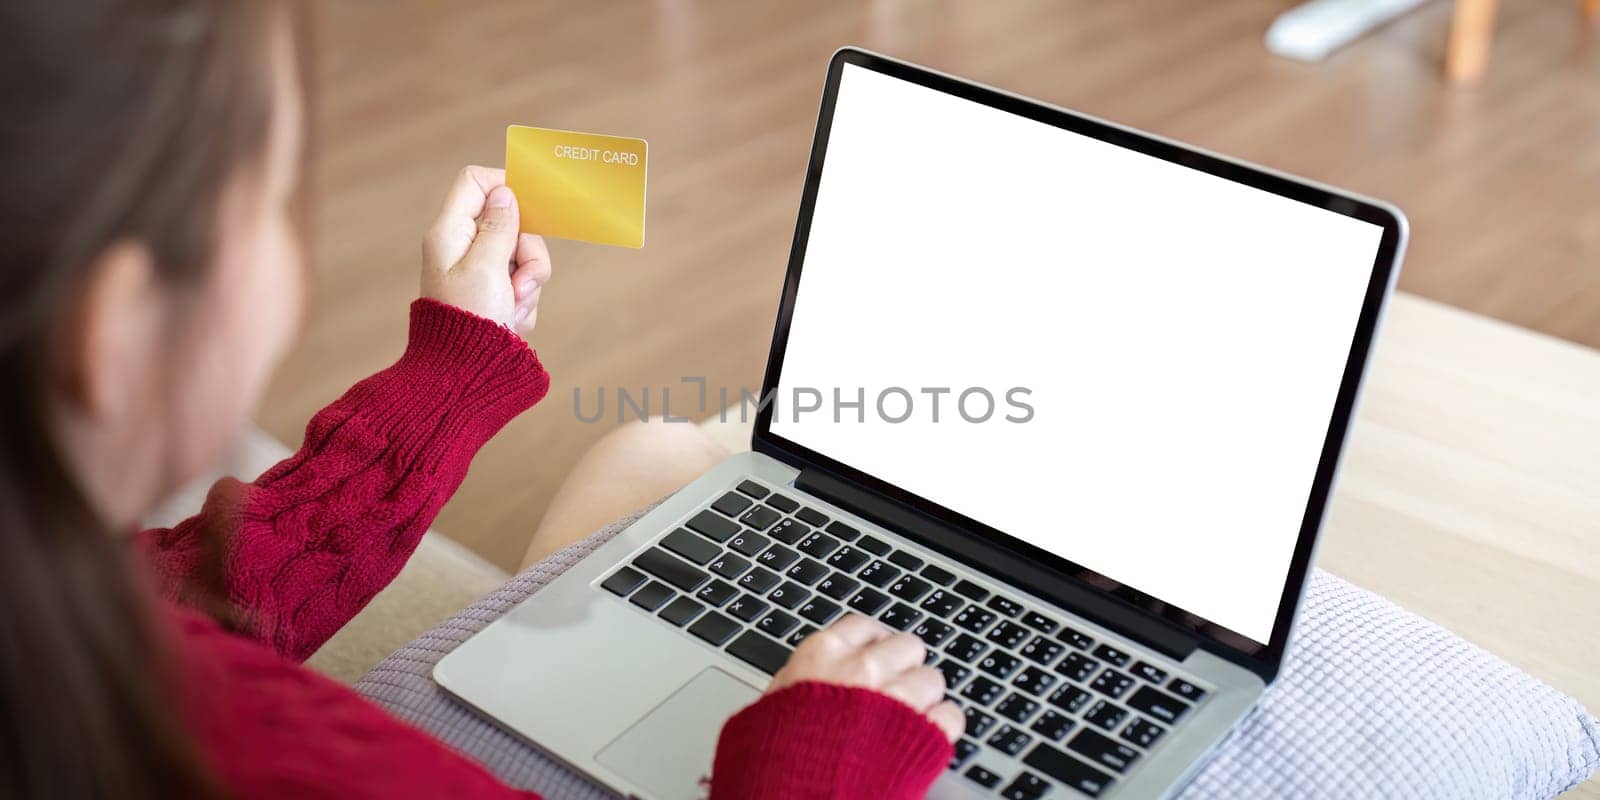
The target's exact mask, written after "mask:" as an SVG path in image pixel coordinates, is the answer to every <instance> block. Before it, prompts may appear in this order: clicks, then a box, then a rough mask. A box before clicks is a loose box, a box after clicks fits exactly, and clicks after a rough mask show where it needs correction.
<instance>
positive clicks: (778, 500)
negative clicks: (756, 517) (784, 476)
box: [767, 494, 800, 514]
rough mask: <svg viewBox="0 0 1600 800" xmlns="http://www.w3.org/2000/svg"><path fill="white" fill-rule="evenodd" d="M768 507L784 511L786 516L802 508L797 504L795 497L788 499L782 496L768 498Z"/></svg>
mask: <svg viewBox="0 0 1600 800" xmlns="http://www.w3.org/2000/svg"><path fill="white" fill-rule="evenodd" d="M767 505H769V506H772V507H773V508H776V509H778V510H779V511H782V512H783V513H785V514H787V513H789V512H790V511H793V510H795V509H797V508H799V507H800V504H799V503H798V502H796V501H795V499H794V498H793V497H788V496H786V495H781V494H774V495H772V496H771V497H768V498H767Z"/></svg>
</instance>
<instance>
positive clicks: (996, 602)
mask: <svg viewBox="0 0 1600 800" xmlns="http://www.w3.org/2000/svg"><path fill="white" fill-rule="evenodd" d="M989 607H990V608H992V609H994V610H996V611H998V612H1000V613H1001V614H1004V615H1006V616H1008V617H1015V616H1016V615H1018V614H1021V613H1022V606H1021V605H1020V604H1018V603H1017V601H1015V600H1011V599H1009V598H1005V597H1001V596H1000V595H995V596H994V597H991V598H989Z"/></svg>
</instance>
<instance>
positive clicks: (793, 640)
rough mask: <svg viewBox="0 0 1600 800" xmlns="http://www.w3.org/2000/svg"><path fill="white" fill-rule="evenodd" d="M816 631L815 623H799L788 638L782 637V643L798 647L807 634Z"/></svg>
mask: <svg viewBox="0 0 1600 800" xmlns="http://www.w3.org/2000/svg"><path fill="white" fill-rule="evenodd" d="M816 632H817V626H815V625H801V626H800V627H799V628H798V629H796V630H795V632H794V633H791V634H789V638H787V639H784V640H783V643H784V644H786V645H789V646H790V647H799V646H800V643H801V642H803V641H805V640H806V637H807V636H810V635H811V634H813V633H816Z"/></svg>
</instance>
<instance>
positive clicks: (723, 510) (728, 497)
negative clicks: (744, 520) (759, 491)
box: [711, 492, 752, 517]
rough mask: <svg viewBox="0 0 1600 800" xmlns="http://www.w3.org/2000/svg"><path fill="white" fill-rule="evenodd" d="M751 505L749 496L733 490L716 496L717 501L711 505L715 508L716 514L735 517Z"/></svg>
mask: <svg viewBox="0 0 1600 800" xmlns="http://www.w3.org/2000/svg"><path fill="white" fill-rule="evenodd" d="M751 505H752V502H751V500H750V498H748V497H745V496H744V495H741V494H737V493H735V492H728V493H727V494H725V495H723V496H722V497H719V498H717V502H715V503H712V504H711V507H712V508H714V509H716V511H717V513H718V514H721V515H723V516H725V517H737V516H739V515H740V514H743V513H744V510H745V509H747V508H749V507H750V506H751Z"/></svg>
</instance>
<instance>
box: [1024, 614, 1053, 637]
mask: <svg viewBox="0 0 1600 800" xmlns="http://www.w3.org/2000/svg"><path fill="white" fill-rule="evenodd" d="M1022 624H1024V625H1026V626H1028V627H1030V628H1032V629H1034V630H1036V631H1038V632H1040V633H1053V632H1055V629H1056V628H1058V627H1061V624H1060V623H1058V622H1056V621H1055V620H1053V619H1051V618H1049V617H1047V616H1045V615H1043V614H1040V613H1039V612H1037V611H1029V612H1028V613H1026V614H1023V615H1022Z"/></svg>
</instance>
